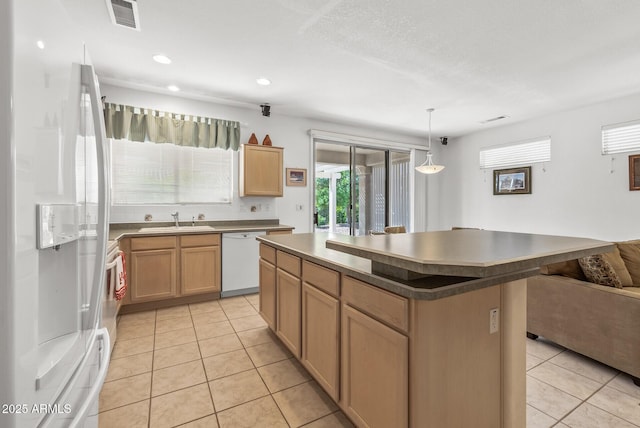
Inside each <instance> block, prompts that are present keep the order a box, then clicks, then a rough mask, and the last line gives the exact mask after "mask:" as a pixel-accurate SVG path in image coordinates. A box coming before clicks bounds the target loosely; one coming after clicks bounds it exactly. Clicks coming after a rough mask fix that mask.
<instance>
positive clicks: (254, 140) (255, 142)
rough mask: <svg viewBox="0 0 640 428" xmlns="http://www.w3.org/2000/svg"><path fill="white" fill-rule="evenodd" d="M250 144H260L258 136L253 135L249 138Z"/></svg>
mask: <svg viewBox="0 0 640 428" xmlns="http://www.w3.org/2000/svg"><path fill="white" fill-rule="evenodd" d="M249 144H258V138H257V137H256V134H254V133H251V137H249Z"/></svg>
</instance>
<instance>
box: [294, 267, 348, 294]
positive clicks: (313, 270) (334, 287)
mask: <svg viewBox="0 0 640 428" xmlns="http://www.w3.org/2000/svg"><path fill="white" fill-rule="evenodd" d="M302 280H303V281H305V282H308V283H309V284H311V285H313V286H315V287H317V288H319V289H321V290H323V291H325V292H327V293H329V294H331V295H332V296H334V297H338V296H339V295H340V274H339V273H338V272H336V271H335V270H331V269H327V268H326V267H322V266H320V265H317V264H315V263H311V262H308V261H306V260H305V261H303V262H302Z"/></svg>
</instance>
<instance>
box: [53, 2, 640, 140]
mask: <svg viewBox="0 0 640 428" xmlns="http://www.w3.org/2000/svg"><path fill="white" fill-rule="evenodd" d="M61 2H62V3H63V4H64V5H65V6H66V7H67V9H68V11H69V14H70V15H71V16H72V18H73V19H75V20H77V21H78V22H79V23H80V24H81V26H82V28H83V30H84V37H85V39H86V41H87V44H88V47H89V52H90V55H91V58H92V60H93V63H94V64H95V66H96V70H97V72H98V75H99V76H100V78H101V79H102V80H103V81H106V82H109V83H114V84H119V85H124V86H129V87H135V88H140V89H151V90H156V91H163V92H164V91H166V89H165V88H166V86H167V85H169V84H175V85H178V86H179V87H180V88H181V89H182V91H181V95H182V96H187V97H195V98H200V99H210V100H212V101H216V102H222V103H230V104H236V105H238V104H240V105H252V106H255V108H256V110H257V111H259V107H258V106H259V104H262V103H265V102H268V103H270V104H271V105H272V109H271V112H272V116H273V115H278V114H289V115H295V116H303V117H313V118H319V119H326V120H332V121H338V122H344V123H349V124H357V125H365V126H372V127H378V128H382V129H387V130H392V131H396V132H400V133H405V134H410V135H425V133H426V129H427V114H426V112H425V109H426V108H428V107H434V108H435V109H436V111H435V112H434V113H433V132H434V135H436V136H437V135H440V136H442V135H448V136H451V137H455V136H459V135H463V134H465V133H469V132H472V131H475V130H478V129H484V128H486V127H489V126H498V125H501V124H506V123H512V122H515V121H521V120H525V119H528V118H532V117H536V116H541V115H545V114H549V113H553V112H556V111H561V110H566V109H569V108H573V107H577V106H581V105H585V104H590V103H595V102H599V101H603V100H606V99H610V98H615V97H619V96H623V95H627V94H631V93H636V92H639V91H640V25H639V22H640V1H637V0H609V1H602V0H563V1H558V0H536V1H522V0H487V1H472V0H466V1H463V0H449V1H433V0H420V1H418V0H408V1H390V0H234V1H219V0H216V1H214V0H191V1H175V0H173V1H169V0H139V1H138V5H139V11H140V24H141V29H142V31H140V32H136V31H133V30H129V29H126V28H121V27H116V26H114V25H113V24H111V22H110V20H109V15H108V12H107V6H106V4H105V2H104V1H103V0H61ZM156 53H163V54H165V55H167V56H169V57H170V58H171V59H172V60H173V63H172V64H171V65H168V66H163V65H160V64H157V63H155V62H154V61H153V60H152V59H151V56H152V55H154V54H156ZM260 76H265V77H268V78H269V79H271V80H272V82H273V83H272V85H271V86H268V87H260V86H258V85H257V84H256V82H255V79H256V78H257V77H260ZM501 115H508V116H509V118H507V119H505V120H501V121H498V122H495V123H493V124H485V125H483V124H481V123H480V122H481V121H483V120H486V119H489V118H492V117H496V116H501Z"/></svg>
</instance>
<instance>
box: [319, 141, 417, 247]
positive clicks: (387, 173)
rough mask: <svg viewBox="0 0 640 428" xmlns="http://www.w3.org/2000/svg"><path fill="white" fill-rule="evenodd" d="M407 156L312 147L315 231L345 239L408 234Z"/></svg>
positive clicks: (383, 151) (350, 147)
mask: <svg viewBox="0 0 640 428" xmlns="http://www.w3.org/2000/svg"><path fill="white" fill-rule="evenodd" d="M409 173H410V171H409V153H408V152H401V151H392V150H388V149H380V148H373V147H363V146H356V145H348V144H337V143H328V142H316V143H315V205H316V207H315V210H316V211H315V215H314V220H315V221H314V223H315V230H316V231H330V232H335V233H342V234H346V235H354V236H359V235H365V234H369V233H371V232H381V231H383V230H384V228H385V226H400V225H402V226H405V227H406V228H407V229H409V227H410V225H409V220H410V215H409V207H410V201H409V198H408V196H409Z"/></svg>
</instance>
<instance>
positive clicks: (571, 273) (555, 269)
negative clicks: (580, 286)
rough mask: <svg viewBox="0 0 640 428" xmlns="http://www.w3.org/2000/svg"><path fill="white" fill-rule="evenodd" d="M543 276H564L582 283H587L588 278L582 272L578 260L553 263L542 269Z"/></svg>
mask: <svg viewBox="0 0 640 428" xmlns="http://www.w3.org/2000/svg"><path fill="white" fill-rule="evenodd" d="M540 273H541V274H543V275H562V276H566V277H569V278H573V279H579V280H580V281H586V280H587V277H586V276H585V275H584V272H582V268H581V267H580V264H579V263H578V260H568V261H566V262H559V263H551V264H549V265H546V266H542V267H541V268H540Z"/></svg>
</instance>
